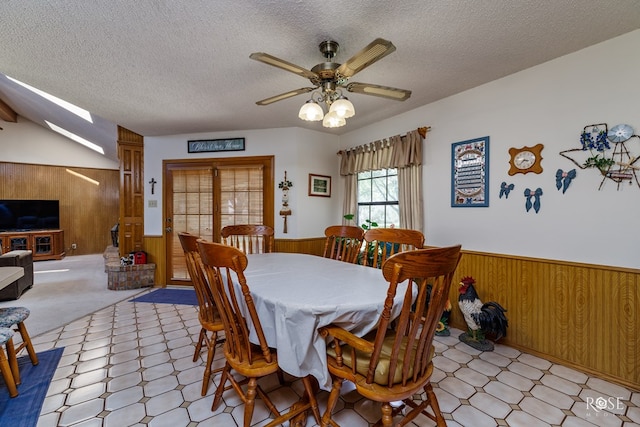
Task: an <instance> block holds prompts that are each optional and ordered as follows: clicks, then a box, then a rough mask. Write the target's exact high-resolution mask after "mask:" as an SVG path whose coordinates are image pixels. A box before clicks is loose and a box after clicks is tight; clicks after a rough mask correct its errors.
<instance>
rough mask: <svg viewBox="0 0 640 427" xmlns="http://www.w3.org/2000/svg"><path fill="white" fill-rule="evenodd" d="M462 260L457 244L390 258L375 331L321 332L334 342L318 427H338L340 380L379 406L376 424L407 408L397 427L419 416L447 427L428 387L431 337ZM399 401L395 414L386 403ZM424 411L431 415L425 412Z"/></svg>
mask: <svg viewBox="0 0 640 427" xmlns="http://www.w3.org/2000/svg"><path fill="white" fill-rule="evenodd" d="M460 256H461V254H460V245H458V246H451V247H446V248H433V249H418V250H412V251H406V252H401V253H398V254H395V255H393V256H391V257H390V258H389V259H387V260H386V261H385V263H384V264H383V265H382V274H383V275H384V278H385V279H386V280H387V281H388V282H389V290H388V293H387V297H386V299H385V302H384V309H383V311H382V313H381V315H380V320H379V323H378V328H377V329H376V330H375V331H373V332H372V333H370V334H368V335H366V336H365V337H363V338H359V337H357V336H355V335H353V334H352V333H350V332H348V331H346V330H345V329H342V328H341V327H339V326H336V325H329V326H326V327H322V328H320V334H321V335H322V336H324V337H333V339H332V340H331V345H330V346H329V347H328V349H327V361H328V364H329V373H330V374H331V377H332V379H333V385H332V389H331V392H330V394H329V399H328V401H327V409H326V412H325V413H324V414H323V417H322V422H321V426H323V427H326V426H329V425H332V426H338V424H337V423H336V422H335V421H333V419H332V418H331V413H332V411H333V409H334V407H335V405H336V402H337V401H338V397H339V396H340V388H341V386H342V382H343V381H344V380H348V381H351V382H352V383H353V384H355V387H356V390H357V392H358V393H359V394H361V395H362V396H364V397H365V398H367V399H370V400H373V401H376V402H381V403H382V418H381V420H380V421H379V422H378V424H376V425H382V426H391V425H392V424H393V421H392V420H393V417H394V416H396V415H398V414H399V413H400V412H401V411H402V410H403V409H404V407H406V406H409V407H411V408H412V409H411V411H410V412H408V413H407V414H406V415H405V416H404V419H403V420H402V422H401V423H399V424H398V425H405V424H407V423H409V422H411V420H413V419H414V418H415V417H416V416H417V415H418V414H420V413H422V414H424V415H426V416H427V417H428V418H430V419H431V420H433V421H435V422H436V425H438V426H446V423H445V421H444V418H443V417H442V413H441V412H440V407H439V405H438V400H437V399H436V395H435V394H434V392H433V388H432V386H431V382H430V379H431V374H432V372H433V362H432V358H433V355H434V347H433V337H434V334H435V330H436V326H437V325H438V321H439V320H440V317H441V316H442V312H443V310H444V307H445V303H446V301H447V299H448V298H449V288H450V287H451V281H452V279H453V274H454V272H455V270H456V267H457V265H458V262H459V260H460ZM403 283H406V287H404V285H402V284H403ZM414 291H417V296H416V298H415V299H413V292H414ZM396 292H402V293H403V303H402V307H401V311H400V314H399V316H398V317H397V318H396V319H395V326H394V327H393V328H389V324H390V322H391V320H392V319H391V313H392V312H394V311H393V305H394V297H395V296H396ZM422 393H424V398H423V400H422V402H421V403H417V402H415V401H414V400H413V397H414V396H415V395H419V394H422ZM397 401H402V402H403V405H402V406H400V407H396V408H395V409H393V408H392V406H391V405H390V402H397ZM428 407H431V411H432V412H427V411H426V409H427V408H428Z"/></svg>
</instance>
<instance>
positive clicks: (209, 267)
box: [198, 240, 320, 427]
mask: <svg viewBox="0 0 640 427" xmlns="http://www.w3.org/2000/svg"><path fill="white" fill-rule="evenodd" d="M198 248H199V250H200V256H201V258H202V263H203V265H204V269H205V271H206V273H207V278H208V279H209V283H210V284H211V289H212V291H213V297H214V299H215V302H216V304H217V306H218V307H219V308H220V315H221V317H222V321H223V324H224V332H225V336H226V341H225V343H224V346H223V348H224V355H225V358H226V364H225V367H224V370H223V371H222V377H221V378H220V383H219V384H218V388H217V389H216V393H215V396H214V398H213V404H212V407H211V410H215V409H216V408H217V407H218V405H219V404H220V402H221V399H222V394H223V393H224V392H225V391H226V390H229V389H231V388H233V389H234V390H235V391H236V393H238V396H239V397H240V399H241V400H242V401H243V402H244V404H245V407H244V427H249V426H250V425H251V418H252V416H253V409H254V406H255V398H256V394H257V395H258V396H260V398H261V399H262V400H263V401H264V403H265V405H266V406H267V408H269V410H270V411H271V413H272V414H274V415H275V419H274V420H272V421H271V422H270V423H269V424H267V425H266V427H271V426H275V425H279V424H282V423H284V422H285V421H288V420H291V419H292V418H294V417H296V416H297V415H299V414H301V413H303V412H305V411H307V410H309V409H311V411H312V413H313V416H314V417H315V419H316V422H317V423H320V411H319V410H318V402H317V400H316V397H315V394H314V391H313V383H312V381H311V378H310V377H305V378H302V382H303V384H304V388H305V392H306V395H307V396H306V397H307V399H308V400H307V401H305V403H304V404H300V405H297V404H296V405H294V406H292V407H291V408H290V409H289V411H288V412H287V413H285V414H280V412H279V411H278V410H277V409H276V407H275V405H274V404H273V402H272V401H271V399H270V398H269V396H268V395H267V394H266V393H265V392H264V391H263V390H262V388H261V387H260V386H259V385H258V379H259V378H262V377H265V376H267V375H270V374H277V373H278V372H281V371H280V368H279V366H278V358H277V355H276V352H275V350H273V349H271V348H269V346H268V345H267V340H266V339H265V336H264V332H263V329H262V325H261V323H260V318H259V316H258V313H257V311H256V307H255V305H254V302H253V298H252V296H251V292H250V290H249V286H248V285H247V280H246V278H245V276H244V270H245V269H246V268H247V263H248V261H247V256H246V255H245V254H244V253H243V252H242V251H240V250H239V249H237V248H235V247H232V246H228V245H223V244H219V243H212V242H206V241H204V240H198ZM234 282H235V283H237V284H238V286H239V288H240V290H239V291H238V289H237V288H236V285H235V284H234ZM243 313H246V317H245V315H244V314H243ZM250 330H253V331H255V335H256V339H257V344H253V343H252V342H250V341H249V331H250ZM283 351H287V349H284V350H283ZM232 370H233V371H235V373H237V374H239V375H242V376H244V377H245V379H244V380H238V379H236V378H235V376H234V375H233V373H232ZM227 382H229V383H231V385H230V386H227V385H226V384H227ZM245 384H246V386H247V387H246V390H243V388H242V386H244V385H245Z"/></svg>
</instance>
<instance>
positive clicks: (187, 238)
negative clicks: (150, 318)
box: [178, 233, 224, 396]
mask: <svg viewBox="0 0 640 427" xmlns="http://www.w3.org/2000/svg"><path fill="white" fill-rule="evenodd" d="M178 237H179V238H180V244H181V245H182V249H183V250H184V256H185V260H186V263H187V270H188V271H189V276H190V277H191V281H192V282H193V289H194V290H195V291H196V296H197V298H198V320H199V321H200V334H199V336H198V343H197V344H196V349H195V351H194V353H193V361H194V362H195V361H196V360H198V357H199V356H200V352H201V351H202V348H203V346H204V347H206V349H207V362H206V364H205V367H204V376H203V377H202V391H201V395H202V396H205V395H206V394H207V390H208V389H209V382H210V380H211V374H212V373H216V372H219V371H222V368H220V369H217V370H214V371H212V370H211V365H212V364H213V358H214V357H215V355H216V345H218V344H219V343H221V342H223V341H224V337H221V336H220V334H219V333H220V332H222V331H223V330H224V326H223V325H222V318H221V317H220V314H219V313H218V309H217V307H216V304H215V301H214V299H213V293H212V292H211V288H210V287H209V283H208V282H207V278H206V274H205V272H204V269H203V267H202V261H201V260H200V252H198V243H197V241H198V240H199V239H200V237H199V236H195V235H193V234H189V233H178ZM209 333H211V336H209Z"/></svg>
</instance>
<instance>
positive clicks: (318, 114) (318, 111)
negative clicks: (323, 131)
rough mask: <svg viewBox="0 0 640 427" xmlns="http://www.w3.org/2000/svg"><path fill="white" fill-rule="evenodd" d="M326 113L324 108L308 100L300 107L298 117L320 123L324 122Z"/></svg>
mask: <svg viewBox="0 0 640 427" xmlns="http://www.w3.org/2000/svg"><path fill="white" fill-rule="evenodd" d="M323 116H324V111H323V110H322V107H321V106H320V105H319V104H318V103H317V102H315V101H314V100H313V99H310V100H308V101H307V102H305V103H304V105H303V106H302V107H300V112H299V113H298V117H299V118H301V119H302V120H306V121H309V122H318V121H320V120H322V118H323Z"/></svg>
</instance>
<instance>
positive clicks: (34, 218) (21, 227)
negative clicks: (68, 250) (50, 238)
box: [0, 200, 60, 231]
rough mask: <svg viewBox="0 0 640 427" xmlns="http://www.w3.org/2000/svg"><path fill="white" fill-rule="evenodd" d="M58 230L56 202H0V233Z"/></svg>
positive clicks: (58, 210)
mask: <svg viewBox="0 0 640 427" xmlns="http://www.w3.org/2000/svg"><path fill="white" fill-rule="evenodd" d="M58 228H60V203H59V201H58V200H0V231H31V230H55V229H58Z"/></svg>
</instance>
